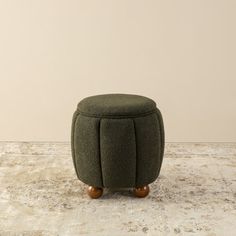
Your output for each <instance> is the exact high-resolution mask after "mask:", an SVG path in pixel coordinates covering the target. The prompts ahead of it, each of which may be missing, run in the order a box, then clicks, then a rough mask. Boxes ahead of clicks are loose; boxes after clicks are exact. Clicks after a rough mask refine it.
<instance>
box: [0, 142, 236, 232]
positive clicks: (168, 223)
mask: <svg viewBox="0 0 236 236" xmlns="http://www.w3.org/2000/svg"><path fill="white" fill-rule="evenodd" d="M150 188H151V192H150V195H149V196H148V197H147V198H145V199H138V198H134V197H133V195H132V193H131V190H119V189H118V190H114V189H113V190H111V189H109V190H107V189H106V190H105V193H104V195H103V197H102V198H100V199H97V200H91V199H89V197H88V196H87V194H86V186H85V185H84V184H83V183H81V182H80V181H79V180H77V179H76V175H75V172H74V169H73V165H72V159H71V153H70V145H69V143H37V142H33V143H27V142H0V235H1V236H6V235H24V236H29V235H37V236H38V235H73V236H74V235H94V236H96V235H98V236H99V235H109V236H110V235H112V236H115V235H122V236H123V235H135V236H136V235H197V236H198V235H208V236H214V235H225V236H231V235H232V236H233V235H236V143H167V144H166V150H165V157H164V162H163V166H162V170H161V175H160V177H159V178H158V179H157V180H156V181H155V182H154V183H152V184H151V185H150Z"/></svg>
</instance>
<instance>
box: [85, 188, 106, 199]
mask: <svg viewBox="0 0 236 236" xmlns="http://www.w3.org/2000/svg"><path fill="white" fill-rule="evenodd" d="M87 192H88V195H89V196H90V197H91V198H94V199H95V198H99V197H101V196H102V193H103V189H102V188H97V187H93V186H89V187H88V190H87Z"/></svg>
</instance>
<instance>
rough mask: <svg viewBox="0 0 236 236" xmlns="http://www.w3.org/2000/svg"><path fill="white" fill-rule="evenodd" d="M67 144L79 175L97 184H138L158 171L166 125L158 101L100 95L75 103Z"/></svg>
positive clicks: (141, 184)
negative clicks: (69, 144)
mask: <svg viewBox="0 0 236 236" xmlns="http://www.w3.org/2000/svg"><path fill="white" fill-rule="evenodd" d="M71 147H72V157H73V163H74V167H75V170H76V174H77V176H78V178H79V179H80V180H81V181H82V182H84V183H86V184H88V185H91V186H95V187H114V188H120V187H121V188H122V187H140V186H145V185H147V184H149V183H151V182H153V181H154V180H155V179H156V178H157V177H158V175H159V172H160V169H161V165H162V159H163V153H164V126H163V120H162V115H161V112H160V111H159V109H158V108H157V107H156V103H155V102H154V101H153V100H151V99H149V98H147V97H143V96H139V95H130V94H104V95H97V96H92V97H87V98H85V99H83V100H82V101H81V102H79V104H78V106H77V109H76V111H75V113H74V115H73V120H72V132H71Z"/></svg>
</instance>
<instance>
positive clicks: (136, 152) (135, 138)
mask: <svg viewBox="0 0 236 236" xmlns="http://www.w3.org/2000/svg"><path fill="white" fill-rule="evenodd" d="M132 121H133V126H134V140H135V157H136V160H135V161H136V163H135V187H137V179H138V146H137V132H136V126H135V121H134V119H132Z"/></svg>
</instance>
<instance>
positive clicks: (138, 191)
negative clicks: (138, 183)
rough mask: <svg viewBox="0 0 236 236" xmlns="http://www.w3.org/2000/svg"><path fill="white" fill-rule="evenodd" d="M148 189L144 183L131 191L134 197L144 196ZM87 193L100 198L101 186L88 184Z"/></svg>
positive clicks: (94, 197)
mask: <svg viewBox="0 0 236 236" xmlns="http://www.w3.org/2000/svg"><path fill="white" fill-rule="evenodd" d="M149 191H150V189H149V186H148V185H146V186H143V187H138V188H134V190H133V193H134V195H135V196H136V197H139V198H144V197H146V196H147V195H148V194H149ZM87 193H88V195H89V196H90V197H91V198H93V199H96V198H100V197H101V196H102V194H103V188H98V187H94V186H89V187H88V190H87Z"/></svg>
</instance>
